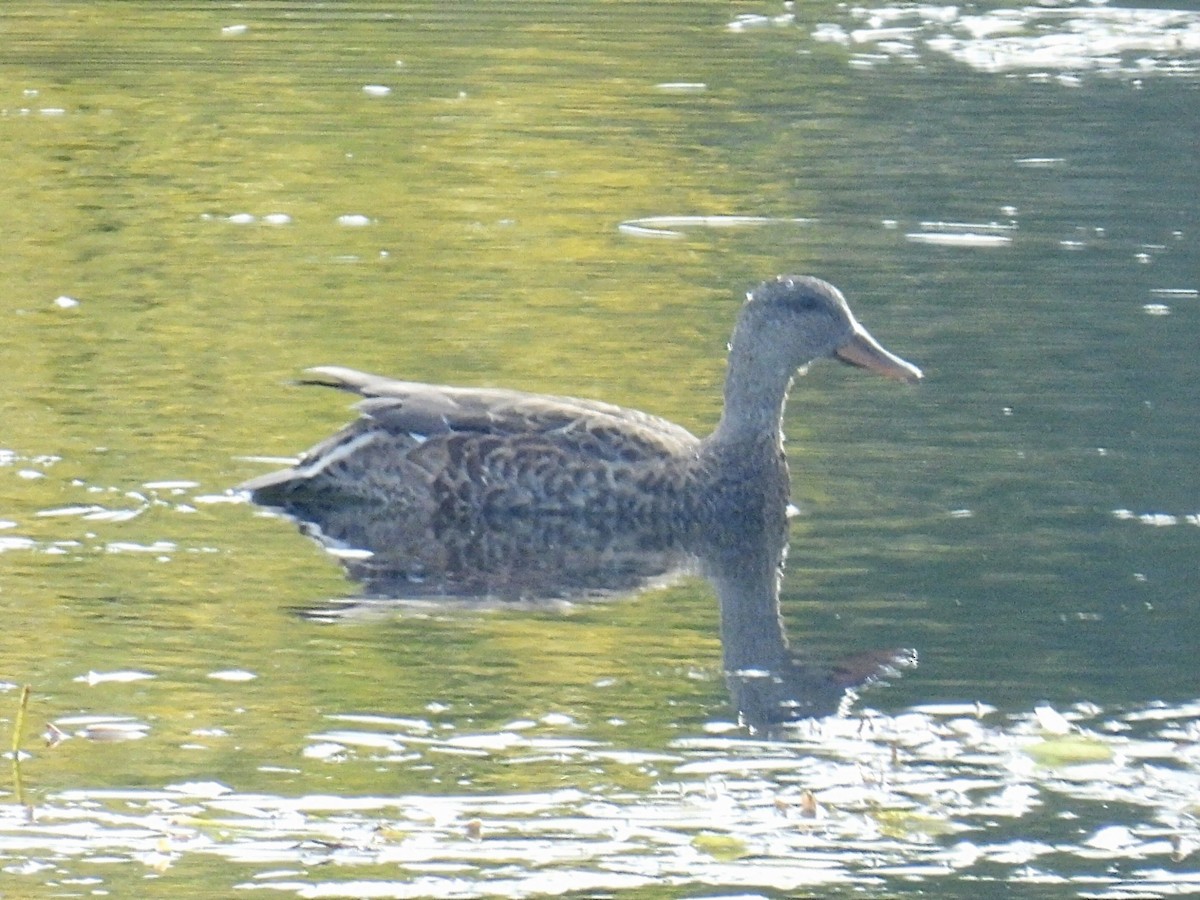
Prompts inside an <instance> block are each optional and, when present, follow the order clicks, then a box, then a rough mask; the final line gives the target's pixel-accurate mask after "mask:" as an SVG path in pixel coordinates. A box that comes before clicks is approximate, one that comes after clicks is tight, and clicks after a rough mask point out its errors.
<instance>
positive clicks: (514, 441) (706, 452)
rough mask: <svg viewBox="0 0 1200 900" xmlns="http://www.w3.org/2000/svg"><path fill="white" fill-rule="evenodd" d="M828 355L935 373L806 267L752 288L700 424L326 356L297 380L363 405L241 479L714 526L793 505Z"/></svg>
mask: <svg viewBox="0 0 1200 900" xmlns="http://www.w3.org/2000/svg"><path fill="white" fill-rule="evenodd" d="M827 357H828V358H833V359H836V360H839V361H841V362H844V363H848V364H850V365H852V366H855V367H859V368H862V369H866V370H869V371H873V372H875V373H877V374H880V375H883V376H885V377H887V378H890V379H893V380H896V381H901V382H907V383H916V382H918V381H920V380H921V379H922V377H923V376H922V372H921V370H920V369H919V368H918V367H917V366H915V365H913V364H912V363H910V362H907V361H906V360H904V359H902V358H900V357H899V356H896V355H895V354H893V353H891V352H890V351H888V350H886V349H884V347H883V346H882V345H881V344H880V343H879V342H878V341H876V340H875V338H873V337H872V336H871V334H870V333H869V332H868V331H867V330H866V329H865V328H864V327H863V326H862V325H861V324H859V322H858V320H857V319H856V318H855V317H854V314H853V313H852V312H851V311H850V307H849V305H848V304H847V303H846V300H845V298H844V297H843V295H842V293H841V291H839V290H838V289H837V288H836V287H834V286H833V285H832V284H830V283H829V282H827V281H823V280H822V279H820V278H816V277H813V276H806V275H780V276H778V277H776V278H773V279H770V280H768V281H765V282H763V283H762V284H760V285H758V286H757V287H756V288H754V289H753V290H751V291H749V292H748V293H747V294H746V300H745V302H744V303H743V304H742V306H741V309H740V312H739V314H738V316H737V321H736V323H735V327H734V330H733V336H732V339H731V340H730V343H729V354H728V366H727V370H726V376H725V385H724V405H723V409H722V413H721V416H720V420H719V422H718V423H717V426H716V428H715V429H714V430H713V431H712V433H711V434H709V435H708V436H707V437H704V438H700V437H697V436H696V435H694V434H692V433H691V432H690V431H688V430H687V429H686V428H683V427H682V426H680V425H677V424H675V423H673V422H670V421H668V420H667V419H664V418H660V417H658V416H655V415H652V414H650V413H646V412H642V411H640V410H636V409H629V408H624V407H620V406H615V405H613V404H610V403H605V402H603V401H599V400H584V399H578V398H574V397H559V396H549V395H542V394H533V393H525V392H521V391H515V390H505V389H498V388H480V387H453V386H448V385H434V384H424V383H420V382H413V381H401V380H395V379H392V378H387V377H384V376H381V375H373V374H370V373H366V372H360V371H356V370H354V369H349V368H343V367H340V366H319V367H316V368H312V369H308V370H306V373H305V377H304V378H303V379H302V380H301V382H300V383H301V384H312V385H322V386H327V387H333V388H337V389H340V390H343V391H348V392H351V393H353V394H356V395H358V396H359V397H360V398H361V399H360V400H359V401H358V402H357V403H356V404H355V408H356V409H357V412H358V418H357V419H355V420H354V421H352V422H350V423H349V424H348V425H346V426H345V427H344V428H342V429H341V430H340V431H338V432H337V433H335V434H334V435H332V436H331V437H329V438H328V439H326V440H324V441H321V442H320V443H318V444H317V445H316V446H314V447H312V448H311V449H310V450H308V451H307V452H305V453H304V454H302V455H301V456H300V457H299V459H298V460H297V461H296V462H295V464H294V465H291V466H289V467H287V468H285V469H282V470H280V471H276V472H270V473H267V474H265V475H261V476H258V477H256V478H251V479H250V480H249V481H246V482H245V483H243V484H242V485H240V487H239V488H238V490H239V491H240V492H241V493H242V494H243V495H248V497H249V499H251V500H252V501H253V502H254V503H256V504H258V505H260V506H264V507H274V508H278V509H282V510H283V511H284V512H285V513H289V514H291V515H293V516H295V517H298V518H302V519H303V518H305V517H311V516H312V515H313V514H314V513H315V512H318V511H321V510H325V511H328V510H331V509H341V508H347V507H353V506H355V505H364V504H369V505H372V506H382V507H387V509H388V513H389V514H392V513H393V512H394V514H395V515H401V516H416V517H423V518H425V519H437V520H439V521H463V522H469V521H470V520H471V519H473V518H480V517H482V518H487V519H490V520H495V519H497V518H498V517H499V518H504V517H515V516H580V517H587V518H589V519H592V520H595V521H603V522H607V523H612V525H613V527H617V526H619V525H620V524H621V523H626V524H636V525H638V526H639V527H640V526H641V525H644V524H645V523H647V522H663V523H670V524H671V526H672V527H679V526H681V525H682V526H688V527H694V528H701V529H703V528H705V527H707V526H708V525H712V524H714V523H719V522H723V521H726V520H727V519H728V517H730V516H731V515H735V514H739V513H744V512H746V511H748V510H749V511H754V510H760V511H761V510H763V509H780V508H783V507H785V506H787V499H788V495H789V488H790V482H789V474H788V468H787V460H786V456H785V453H784V436H783V417H784V408H785V404H786V401H787V396H788V391H789V390H790V388H791V385H792V382H793V379H794V378H795V376H796V375H797V374H800V373H804V372H806V371H807V369H808V367H809V365H810V364H811V363H813V362H815V361H817V360H820V359H824V358H827Z"/></svg>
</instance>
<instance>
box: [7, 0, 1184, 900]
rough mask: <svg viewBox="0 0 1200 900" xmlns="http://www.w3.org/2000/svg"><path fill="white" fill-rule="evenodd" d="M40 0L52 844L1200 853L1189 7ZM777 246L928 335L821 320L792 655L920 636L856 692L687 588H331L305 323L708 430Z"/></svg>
mask: <svg viewBox="0 0 1200 900" xmlns="http://www.w3.org/2000/svg"><path fill="white" fill-rule="evenodd" d="M0 27H2V28H3V30H4V40H5V53H4V58H3V60H2V61H0V134H2V135H3V142H4V146H5V148H6V153H5V159H6V164H7V168H6V172H7V176H8V177H6V178H5V179H4V182H3V185H0V198H2V199H3V209H4V210H5V218H6V231H5V234H6V236H7V241H6V245H5V246H6V250H5V252H4V254H3V255H2V259H3V264H2V266H0V286H2V290H0V313H2V314H3V315H4V317H5V320H6V321H7V323H8V325H9V334H8V339H7V340H6V341H5V342H4V343H3V345H2V346H0V364H2V365H3V367H4V371H5V373H6V376H7V378H6V383H7V385H8V390H7V391H6V392H5V393H4V397H3V400H2V401H0V402H2V410H3V421H4V423H5V434H4V437H3V440H2V441H0V445H2V446H3V448H4V453H3V454H2V455H0V489H2V490H3V494H2V496H3V507H2V508H0V519H2V520H3V522H2V524H3V528H2V530H0V548H2V549H3V551H4V552H2V553H0V571H2V572H3V576H4V577H3V586H2V590H3V596H4V598H5V610H6V614H7V615H6V627H5V628H4V629H3V632H2V634H0V659H3V661H4V662H3V666H2V668H0V678H3V679H4V681H5V683H6V684H9V685H12V686H13V687H10V688H9V690H7V691H6V692H4V693H2V694H0V718H4V719H6V720H8V721H9V722H10V723H11V722H13V720H14V719H15V718H16V711H17V708H18V693H19V692H18V690H17V688H16V686H18V685H23V684H29V685H30V686H31V687H32V697H31V700H30V704H29V710H28V714H27V716H26V720H25V727H24V735H23V739H22V747H23V748H24V750H25V752H26V754H27V755H26V756H25V758H24V759H23V760H22V765H21V767H20V770H19V772H14V773H13V778H12V779H11V784H10V786H9V795H8V801H9V805H8V806H6V807H5V808H4V813H3V816H2V817H0V833H2V836H3V841H2V848H0V857H2V859H0V867H2V868H3V869H4V871H5V873H6V874H5V876H4V878H5V879H6V880H10V881H11V883H12V884H13V885H14V886H15V887H14V888H13V890H20V891H22V892H24V893H27V894H36V893H39V892H41V893H45V894H47V895H48V894H51V893H54V894H62V893H72V892H73V893H79V894H82V893H90V892H93V891H103V890H107V891H110V892H111V893H113V894H130V893H145V892H146V891H148V890H149V891H156V892H159V893H161V894H163V895H166V894H170V895H171V896H187V895H192V896H205V895H212V894H213V893H214V892H216V893H222V892H228V891H230V890H232V889H233V888H234V887H235V886H237V887H245V888H257V889H262V890H272V891H274V892H276V893H280V894H283V895H293V896H367V895H371V894H375V895H379V896H410V895H415V896H438V895H440V896H472V895H476V894H478V893H481V892H491V893H494V894H500V895H510V896H514V895H527V894H531V893H535V892H544V893H555V892H557V893H565V892H570V891H577V892H580V891H581V892H584V893H586V892H589V891H609V892H615V891H620V890H627V891H630V892H638V891H642V892H645V894H646V896H655V895H657V893H656V892H657V891H660V890H661V889H662V887H661V886H662V885H663V884H664V883H665V884H667V885H669V886H670V890H671V891H672V892H673V893H675V894H680V893H703V892H711V891H716V890H721V889H728V890H737V891H745V892H757V893H761V894H764V895H786V894H789V893H790V894H795V893H804V892H806V891H807V892H810V893H811V892H814V891H817V892H819V893H822V894H823V895H827V896H833V895H837V894H838V893H839V892H845V893H850V892H853V893H857V894H860V895H861V894H862V893H864V892H865V893H867V894H868V895H876V896H887V895H894V894H896V893H902V892H905V891H907V890H914V891H916V890H926V891H928V890H939V891H942V890H952V889H953V888H950V887H948V886H947V885H948V884H949V882H950V880H951V879H953V881H954V884H955V885H957V884H959V883H960V882H962V881H963V880H966V881H967V883H968V884H969V885H970V887H971V889H972V890H975V889H976V888H980V889H982V888H984V887H986V888H988V889H992V888H993V887H994V889H995V890H1002V889H1004V887H1005V886H1009V885H1011V884H1018V885H1020V886H1021V889H1022V890H1023V891H1028V892H1029V894H1028V895H1031V896H1033V895H1038V896H1053V897H1070V896H1078V895H1081V894H1087V895H1089V896H1118V895H1119V892H1120V891H1122V890H1126V892H1128V891H1135V892H1140V895H1150V896H1158V895H1164V894H1168V893H1177V894H1178V893H1188V892H1195V891H1196V885H1197V883H1198V879H1197V875H1196V868H1195V857H1194V856H1193V855H1192V849H1193V848H1194V847H1195V846H1196V845H1197V843H1200V835H1198V834H1197V829H1196V825H1195V814H1196V807H1195V799H1194V798H1195V796H1196V792H1195V779H1196V746H1197V726H1196V722H1197V714H1196V710H1195V707H1194V699H1195V697H1196V684H1197V676H1198V674H1200V667H1198V664H1197V661H1196V654H1195V647H1196V646H1197V644H1198V643H1200V633H1198V631H1200V628H1198V621H1200V620H1198V617H1197V614H1196V606H1195V596H1196V595H1195V582H1196V577H1195V576H1196V571H1197V570H1196V562H1195V559H1196V543H1197V538H1198V536H1200V530H1197V525H1198V521H1200V520H1198V519H1197V516H1198V515H1200V501H1198V499H1197V498H1198V497H1200V475H1198V474H1197V472H1198V470H1197V468H1196V466H1195V463H1194V458H1195V446H1196V444H1195V436H1196V434H1197V430H1198V426H1200V419H1198V407H1197V404H1196V402H1195V396H1196V386H1197V377H1198V374H1200V373H1198V372H1197V366H1196V353H1195V345H1196V331H1197V325H1198V319H1200V305H1198V304H1200V299H1198V298H1200V283H1198V281H1197V273H1198V272H1200V258H1198V257H1200V253H1198V248H1197V229H1198V228H1200V205H1198V201H1197V197H1200V169H1198V168H1197V166H1196V146H1197V144H1196V140H1197V131H1196V124H1195V123H1196V121H1197V118H1196V111H1197V79H1196V68H1197V60H1198V59H1200V49H1198V46H1197V44H1198V42H1197V38H1196V34H1197V29H1198V28H1200V26H1198V24H1197V16H1196V14H1195V13H1194V12H1193V11H1191V10H1188V9H1185V8H1183V7H1182V6H1179V7H1177V8H1175V9H1171V8H1169V7H1164V6H1163V5H1161V4H1159V5H1156V7H1155V8H1153V9H1139V8H1137V7H1135V6H1133V5H1127V6H1124V7H1116V6H1112V5H1107V4H1087V5H1082V6H1079V7H1072V6H1060V7H1054V8H1042V7H1037V8H1028V7H1020V6H1015V5H1008V4H999V3H997V4H991V5H987V6H982V7H978V8H972V9H970V10H965V9H961V10H960V9H957V8H952V7H929V6H922V7H916V8H914V7H908V6H897V5H888V4H874V5H871V6H869V7H866V8H863V9H861V10H860V9H854V10H850V9H847V8H845V7H842V6H839V5H837V4H833V3H816V4H804V5H802V6H799V7H796V8H794V9H791V8H785V7H784V6H783V5H781V4H770V3H766V4H764V3H739V4H733V5H730V4H724V3H722V4H716V3H704V2H695V3H670V4H645V3H639V4H617V3H573V4H572V3H568V4H552V5H545V4H529V5H514V4H502V5H496V6H491V5H482V6H475V5H469V6H458V5H446V4H421V3H411V4H400V5H396V4H376V3H371V2H357V3H351V4H339V5H336V6H332V7H331V6H327V5H322V4H303V3H302V4H295V3H292V4H255V5H251V6H245V5H234V4H195V5H188V4H138V5H136V6H133V5H130V4H123V3H93V4H87V5H85V6H74V7H69V8H65V7H62V6H60V5H58V4H40V3H26V2H20V3H10V4H9V5H8V6H7V7H6V8H5V13H4V16H3V19H2V20H0ZM661 217H669V218H667V219H663V218H661ZM783 271H795V272H811V273H814V274H818V275H820V276H822V277H824V278H827V279H829V280H831V281H833V282H834V283H836V284H838V285H839V286H840V287H842V288H843V290H844V291H845V292H846V294H847V295H848V297H849V299H850V302H851V304H852V306H853V307H854V309H855V310H856V313H857V314H858V315H859V317H860V318H861V319H862V320H863V322H864V323H865V324H866V325H867V326H868V327H869V328H870V329H871V330H872V332H873V333H874V334H875V335H876V336H877V337H879V338H880V340H881V341H883V342H884V343H885V344H886V345H888V346H889V347H890V348H891V349H893V350H895V351H896V352H897V353H900V354H901V355H903V356H905V357H906V358H909V359H912V360H913V361H914V362H916V363H918V364H919V365H921V366H922V368H924V370H925V371H926V374H927V379H926V382H925V383H924V384H922V385H921V386H920V387H918V388H916V389H908V388H904V387H899V386H897V385H894V384H889V383H884V382H882V381H878V382H877V381H876V380H873V379H869V378H866V377H863V376H862V375H861V374H860V373H858V372H855V371H853V370H850V369H845V368H842V367H839V366H834V365H832V364H827V365H823V366H816V367H814V368H813V370H812V371H811V372H810V373H809V374H808V375H807V376H805V377H803V378H801V379H800V380H799V381H798V383H797V385H796V388H795V390H794V391H793V395H792V403H791V406H790V408H789V414H788V422H787V427H788V434H789V437H790V443H789V454H790V458H791V463H792V469H793V489H794V500H795V502H796V503H797V505H798V506H800V508H801V510H802V514H801V516H800V517H798V518H797V519H796V520H795V521H794V522H793V525H792V528H791V549H790V553H789V557H788V569H787V574H786V578H785V581H784V583H783V585H782V589H781V595H780V600H781V608H782V613H783V621H784V624H785V626H786V630H787V633H788V636H789V638H790V640H791V642H792V647H793V649H795V650H796V651H797V652H804V653H806V654H811V656H812V657H813V658H816V659H822V660H834V659H840V658H843V657H845V656H847V655H850V654H853V653H856V652H860V651H869V650H874V649H878V648H887V647H912V648H915V649H916V650H917V652H918V653H919V656H920V660H921V662H920V665H919V666H918V667H917V668H916V669H913V670H909V671H906V672H905V673H904V675H903V676H902V677H900V678H898V679H894V680H893V681H892V683H891V684H888V685H886V686H878V687H875V688H873V689H871V690H870V691H869V692H867V693H865V694H864V696H863V697H862V698H860V699H859V700H858V702H857V703H855V704H854V705H853V706H852V708H851V716H850V718H845V719H835V720H832V721H829V722H826V723H824V724H823V725H820V726H812V728H813V729H815V730H811V731H805V730H803V729H800V730H797V732H796V733H794V734H793V735H792V736H791V739H790V740H783V741H776V742H761V741H759V740H757V739H756V738H755V737H754V736H751V735H748V734H747V733H746V731H745V729H742V728H739V727H738V725H737V723H736V722H735V721H733V720H734V716H733V715H732V709H731V707H730V700H729V693H728V690H727V687H726V683H725V679H724V675H723V672H722V670H721V661H722V648H721V646H720V642H719V621H718V611H717V605H716V599H715V596H714V593H713V590H712V588H711V586H710V585H709V584H708V583H707V582H706V581H704V580H703V579H699V578H690V579H684V580H683V581H680V582H678V583H676V584H673V585H671V586H667V587H663V588H660V589H656V590H651V591H647V592H643V593H640V594H638V595H637V596H634V597H626V598H623V599H621V598H618V599H613V600H609V601H606V602H603V603H593V604H577V605H574V606H570V607H561V606H554V607H546V608H538V609H529V608H526V607H522V608H518V609H505V608H499V609H487V610H479V609H475V610H472V609H466V610H464V609H462V608H458V609H454V610H449V609H438V608H436V607H433V608H424V609H419V610H412V609H410V610H407V611H406V612H404V613H397V612H395V611H390V612H388V611H384V612H383V613H382V614H380V615H377V616H372V617H365V618H362V619H353V620H349V621H346V620H342V621H338V622H337V623H333V624H330V623H323V622H318V621H313V620H312V619H310V618H306V617H304V616H301V615H298V614H297V613H296V610H303V609H311V608H312V607H314V606H315V605H319V604H320V603H322V602H323V601H326V600H330V599H335V600H336V599H339V598H345V597H347V596H352V595H353V594H354V593H355V591H356V586H355V585H354V584H353V583H352V582H350V581H348V580H347V579H346V578H345V577H344V575H343V572H342V568H341V566H340V565H339V563H338V561H337V560H335V559H332V558H331V557H330V556H328V555H327V554H325V553H324V552H323V551H322V550H321V549H320V548H319V547H317V546H316V545H315V544H313V543H312V542H310V541H308V540H307V539H306V538H305V537H303V536H302V535H300V534H298V533H297V532H296V530H295V528H294V527H293V526H292V525H291V524H290V523H288V522H286V521H284V520H281V519H279V518H273V517H269V516H265V515H262V514H260V513H259V512H258V511H256V510H255V509H254V508H253V507H251V506H249V505H247V504H245V503H239V502H231V499H232V498H230V497H229V496H228V495H227V494H226V491H227V490H228V488H229V487H230V486H232V485H234V484H236V483H238V482H239V481H241V480H242V479H244V478H246V477H249V476H250V475H252V474H255V473H257V472H259V471H263V469H264V468H265V465H264V464H262V463H258V462H254V461H252V460H251V459H249V457H256V456H264V455H265V456H286V455H289V454H293V453H295V452H297V451H299V450H301V449H303V448H305V447H307V446H309V445H310V444H312V443H314V442H315V441H316V440H317V439H319V438H321V437H323V436H325V435H326V434H328V433H329V432H330V431H331V430H332V429H333V428H335V427H337V426H338V425H339V424H341V423H342V422H344V421H346V420H347V417H348V416H349V415H350V413H349V411H348V410H346V409H345V402H344V400H343V399H342V398H339V397H337V396H332V395H327V394H322V393H320V392H313V391H311V390H299V389H294V388H292V387H290V386H289V385H288V383H287V382H288V381H289V379H291V378H293V377H295V374H296V373H297V372H298V371H299V370H300V369H302V368H303V367H304V366H308V365H316V364H343V365H350V366H354V367H356V368H360V369H365V370H370V371H381V372H386V373H389V374H394V375H397V376H402V377H407V378H413V379H420V380H429V381H441V382H453V383H462V384H476V385H504V386H511V387H519V388H523V389H527V390H535V391H550V392H555V393H567V394H573V395H579V396H594V397H600V398H604V399H606V400H610V401H612V402H617V403H622V404H628V405H632V406H636V407H638V408H642V409H646V410H648V411H651V412H654V413H657V414H661V415H665V416H667V417H669V418H671V419H673V420H674V421H678V422H680V423H681V424H684V425H685V426H687V427H689V428H691V429H693V430H695V431H697V432H699V433H703V432H705V431H707V430H708V429H709V428H711V427H712V425H713V423H714V422H715V421H716V418H717V416H718V414H719V397H720V390H719V386H720V380H721V376H722V365H723V363H722V356H723V352H724V345H725V341H726V340H727V337H728V332H729V328H730V325H731V323H732V320H733V317H734V315H735V313H736V310H737V306H738V304H739V303H740V300H741V295H742V293H743V292H744V291H745V290H746V289H747V288H748V287H750V286H752V285H753V284H754V283H756V282H758V281H759V280H761V279H762V278H765V277H768V276H771V275H774V274H776V273H778V272H783ZM1043 703H1044V704H1046V705H1045V706H1042V705H1041V704H1043ZM958 704H964V705H963V706H959V705H958ZM1035 710H1040V712H1035ZM1055 711H1057V712H1058V713H1061V714H1063V716H1064V717H1065V718H1063V720H1062V721H1060V720H1059V719H1056V718H1055V717H1054V715H1053V713H1055ZM80 717H83V718H80ZM1064 722H1065V724H1063V723H1064ZM46 723H54V730H52V729H47V728H46ZM1080 729H1083V730H1084V732H1080ZM43 730H46V731H48V733H50V734H52V735H53V736H54V737H53V740H52V741H51V742H50V743H49V744H46V743H45V742H43V741H42V740H41V739H40V735H41V733H42V732H43ZM55 730H57V732H61V734H55ZM1067 739H1069V740H1067ZM1056 741H1058V742H1059V743H1055V742H1056ZM1063 741H1066V743H1065V745H1064V744H1063V743H1062V742H1063ZM1046 743H1049V745H1050V749H1049V750H1047V749H1046V748H1045V747H1043V746H1042V745H1043V744H1046ZM806 792H811V793H812V802H815V803H816V804H817V805H816V807H813V806H811V803H810V801H809V799H808V797H807V794H806ZM1112 829H1116V830H1112ZM331 862H332V863H336V864H337V865H335V866H328V865H326V864H327V863H331ZM1106 892H1107V893H1106Z"/></svg>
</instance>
